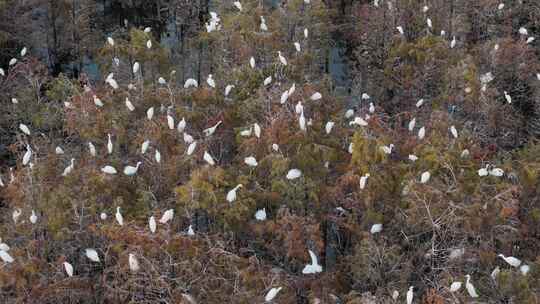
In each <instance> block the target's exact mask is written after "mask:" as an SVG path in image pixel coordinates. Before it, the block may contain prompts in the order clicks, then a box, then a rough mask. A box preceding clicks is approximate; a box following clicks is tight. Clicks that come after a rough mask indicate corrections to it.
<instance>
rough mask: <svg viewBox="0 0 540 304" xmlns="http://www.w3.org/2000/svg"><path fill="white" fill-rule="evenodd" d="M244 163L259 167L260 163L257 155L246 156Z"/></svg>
mask: <svg viewBox="0 0 540 304" xmlns="http://www.w3.org/2000/svg"><path fill="white" fill-rule="evenodd" d="M244 163H245V164H246V165H248V166H250V167H257V165H258V163H257V159H255V157H253V156H248V157H246V158H244Z"/></svg>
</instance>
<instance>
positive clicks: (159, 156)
mask: <svg viewBox="0 0 540 304" xmlns="http://www.w3.org/2000/svg"><path fill="white" fill-rule="evenodd" d="M154 159H155V160H156V162H157V163H158V164H159V163H161V153H160V152H159V150H158V149H156V153H155V154H154Z"/></svg>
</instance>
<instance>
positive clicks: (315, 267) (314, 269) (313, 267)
mask: <svg viewBox="0 0 540 304" xmlns="http://www.w3.org/2000/svg"><path fill="white" fill-rule="evenodd" d="M308 252H309V256H310V258H311V264H307V265H306V266H305V267H304V269H302V273H303V274H313V273H319V272H322V266H321V265H319V262H318V261H317V256H316V255H315V253H314V252H313V251H311V250H308Z"/></svg>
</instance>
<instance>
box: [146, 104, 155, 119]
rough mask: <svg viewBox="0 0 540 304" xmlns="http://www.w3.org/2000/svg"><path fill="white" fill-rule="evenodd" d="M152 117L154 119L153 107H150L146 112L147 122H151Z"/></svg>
mask: <svg viewBox="0 0 540 304" xmlns="http://www.w3.org/2000/svg"><path fill="white" fill-rule="evenodd" d="M152 117H154V107H150V108H148V110H146V118H148V120H152Z"/></svg>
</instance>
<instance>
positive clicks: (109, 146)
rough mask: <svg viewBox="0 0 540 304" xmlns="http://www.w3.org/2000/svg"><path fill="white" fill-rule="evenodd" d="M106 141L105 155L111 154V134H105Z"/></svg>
mask: <svg viewBox="0 0 540 304" xmlns="http://www.w3.org/2000/svg"><path fill="white" fill-rule="evenodd" d="M107 137H108V140H107V153H109V154H112V153H113V143H112V140H111V134H110V133H108V134H107Z"/></svg>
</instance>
